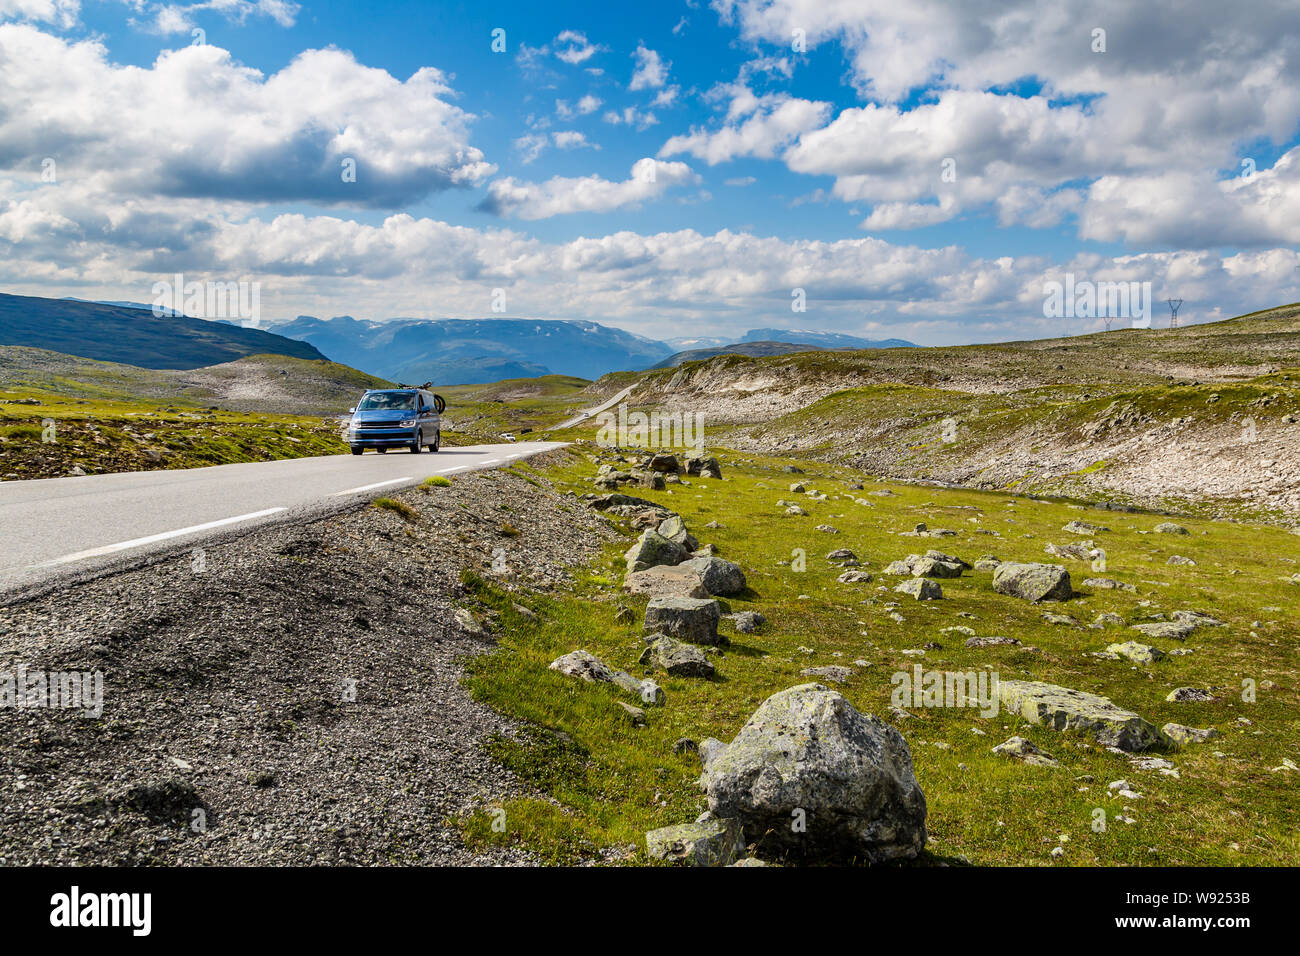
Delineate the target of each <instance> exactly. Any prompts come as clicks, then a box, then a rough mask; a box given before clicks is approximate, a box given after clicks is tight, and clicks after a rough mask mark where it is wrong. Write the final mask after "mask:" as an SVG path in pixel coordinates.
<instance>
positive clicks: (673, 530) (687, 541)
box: [655, 515, 700, 551]
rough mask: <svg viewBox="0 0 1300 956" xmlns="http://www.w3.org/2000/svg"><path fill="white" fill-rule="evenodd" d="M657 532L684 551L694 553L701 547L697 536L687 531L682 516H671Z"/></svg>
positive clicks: (660, 525) (661, 524)
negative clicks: (696, 538)
mask: <svg viewBox="0 0 1300 956" xmlns="http://www.w3.org/2000/svg"><path fill="white" fill-rule="evenodd" d="M655 530H657V531H658V532H659V534H661V535H662V536H663V537H665V538H667V539H668V540H669V541H671V542H672V543H673V544H675V545H678V546H679V547H680V548H681V549H682V550H683V551H694V550H695V549H696V548H698V547H699V546H700V543H699V542H698V541H696V540H695V536H694V535H693V534H691V533H690V532H689V531H687V530H686V522H685V521H683V520H682V516H681V515H669V516H668V517H667V518H665V519H664V520H663V521H662V522H660V524H659V527H658V528H657V529H655Z"/></svg>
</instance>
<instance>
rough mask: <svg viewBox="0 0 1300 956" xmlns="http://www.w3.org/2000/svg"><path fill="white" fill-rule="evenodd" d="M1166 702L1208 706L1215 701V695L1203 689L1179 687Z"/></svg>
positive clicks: (1170, 694) (1169, 695)
mask: <svg viewBox="0 0 1300 956" xmlns="http://www.w3.org/2000/svg"><path fill="white" fill-rule="evenodd" d="M1165 700H1167V701H1169V703H1171V704H1186V703H1196V704H1206V703H1209V702H1210V701H1212V700H1214V695H1213V694H1211V693H1210V692H1209V691H1208V690H1206V689H1205V688H1203V687H1179V688H1177V689H1175V690H1171V691H1170V692H1169V694H1168V696H1167V697H1165Z"/></svg>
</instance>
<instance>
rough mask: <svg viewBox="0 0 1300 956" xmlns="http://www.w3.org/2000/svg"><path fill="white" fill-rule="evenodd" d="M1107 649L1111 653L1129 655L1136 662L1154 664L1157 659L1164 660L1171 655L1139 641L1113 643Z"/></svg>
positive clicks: (1122, 655) (1121, 655)
mask: <svg viewBox="0 0 1300 956" xmlns="http://www.w3.org/2000/svg"><path fill="white" fill-rule="evenodd" d="M1106 650H1107V651H1108V652H1109V653H1111V654H1118V655H1119V656H1120V657H1127V658H1128V659H1129V660H1131V661H1133V662H1134V663H1135V664H1154V663H1155V662H1156V661H1162V660H1164V659H1165V658H1166V657H1168V656H1169V655H1167V654H1166V653H1165V652H1164V651H1162V650H1160V649H1159V648H1158V647H1152V646H1151V645H1150V644H1139V643H1138V642H1137V641H1125V642H1124V643H1123V644H1111V645H1110V646H1109V647H1107V648H1106Z"/></svg>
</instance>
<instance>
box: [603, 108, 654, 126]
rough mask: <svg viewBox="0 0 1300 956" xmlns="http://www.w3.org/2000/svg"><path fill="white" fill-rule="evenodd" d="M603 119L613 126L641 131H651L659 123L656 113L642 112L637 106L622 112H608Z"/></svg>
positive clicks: (624, 109)
mask: <svg viewBox="0 0 1300 956" xmlns="http://www.w3.org/2000/svg"><path fill="white" fill-rule="evenodd" d="M601 118H602V119H603V120H604V121H605V122H606V123H609V124H610V125H612V126H635V127H636V128H637V129H639V130H644V129H649V128H650V127H651V126H654V125H655V124H656V123H658V122H659V118H658V117H656V116H655V114H654V113H647V112H642V111H641V110H639V109H637V108H636V107H635V106H628V107H624V108H623V110H622V111H619V110H606V111H605V115H604V116H603V117H601Z"/></svg>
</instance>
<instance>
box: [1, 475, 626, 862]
mask: <svg viewBox="0 0 1300 956" xmlns="http://www.w3.org/2000/svg"><path fill="white" fill-rule="evenodd" d="M394 497H395V498H397V499H398V500H399V501H401V502H403V503H404V504H406V505H408V506H409V507H410V508H411V509H413V512H414V515H415V516H416V519H415V520H409V519H408V518H405V517H403V516H402V515H401V514H399V513H397V512H395V511H391V510H383V509H379V508H375V507H371V506H368V505H367V506H363V507H360V508H357V509H355V510H352V511H349V512H347V513H343V514H336V515H332V516H327V517H323V518H319V519H317V520H312V521H308V522H304V523H301V524H295V525H279V526H274V527H270V528H265V529H261V530H258V531H255V532H252V533H250V534H247V535H245V536H243V537H239V538H235V539H232V540H225V541H221V542H218V543H216V544H214V545H212V546H211V547H209V548H208V549H207V550H206V551H205V552H204V553H203V554H202V562H201V563H196V558H197V557H198V556H197V555H196V554H194V553H186V554H184V555H180V556H173V557H171V558H168V559H166V560H163V561H161V562H159V563H157V564H155V565H152V566H149V567H143V568H138V569H134V570H128V571H125V572H122V573H118V574H114V575H110V576H106V577H102V578H99V579H96V580H93V581H90V582H86V583H83V584H80V585H78V586H77V587H75V588H73V589H69V590H66V591H62V592H59V593H53V594H48V595H45V596H43V597H40V598H37V599H34V600H32V601H28V602H25V603H21V604H16V605H13V606H10V607H6V608H0V676H2V675H4V674H14V673H16V672H17V670H18V668H19V667H22V666H25V667H26V668H27V669H28V671H29V673H31V672H35V671H38V670H44V671H47V672H50V671H64V672H67V671H78V672H94V671H100V672H102V674H103V714H102V716H101V717H98V718H93V717H87V716H83V715H82V714H80V713H79V712H77V711H74V710H60V709H51V708H27V707H13V706H4V707H0V773H2V774H3V778H4V779H5V781H6V784H5V785H4V786H3V787H0V863H3V864H6V865H28V864H107V865H151V864H252V865H286V864H288V865H319V864H357V865H385V864H396V865H406V864H460V865H463V864H488V865H499V864H527V863H529V862H530V860H529V858H528V857H527V856H526V855H524V854H522V853H520V852H518V851H515V850H510V849H499V850H498V849H489V850H481V851H474V850H470V849H469V848H467V847H466V846H465V845H464V843H463V842H462V840H461V839H460V836H459V832H458V829H457V828H456V827H455V825H454V823H453V822H451V821H453V819H454V818H455V817H456V816H457V815H458V814H461V813H464V812H467V811H469V810H472V809H473V808H475V807H481V806H483V805H485V804H489V803H495V802H496V801H499V800H502V799H505V798H507V797H511V796H518V795H520V794H521V792H522V790H523V787H522V786H521V784H520V783H519V782H518V781H517V780H516V779H514V778H513V777H512V776H511V775H510V774H509V773H507V772H506V771H505V770H503V769H502V768H500V767H499V766H497V765H496V764H495V763H494V762H493V761H492V760H490V759H489V757H488V756H487V755H486V753H485V752H484V749H483V744H484V742H485V740H486V739H487V738H488V737H489V736H490V735H492V734H495V733H505V734H507V735H513V734H514V732H515V729H516V728H514V727H513V726H512V725H511V724H510V723H509V722H508V721H506V720H505V719H504V718H502V717H501V716H499V715H497V714H495V713H494V712H492V711H491V710H489V709H488V708H486V707H485V706H483V705H481V704H479V703H477V702H475V701H473V700H471V699H470V698H469V696H468V695H467V693H466V692H465V691H464V690H463V689H462V687H461V684H460V677H461V674H462V668H463V662H464V661H465V660H466V659H467V657H469V656H472V655H476V654H479V653H483V652H485V651H487V650H489V649H490V648H491V647H492V646H493V639H492V637H491V633H490V632H491V629H492V621H491V620H490V619H487V620H483V619H479V620H468V621H467V620H465V619H464V618H463V616H462V619H461V620H459V621H458V620H457V616H456V610H457V608H458V607H468V606H469V597H468V591H467V590H466V589H465V588H464V587H463V586H462V585H461V583H460V575H461V573H462V571H463V570H465V569H473V570H476V571H478V572H479V573H481V574H484V575H485V576H492V577H493V579H494V580H496V581H497V582H498V583H499V584H502V585H503V586H505V587H507V588H509V589H511V590H516V591H518V593H519V594H520V600H521V602H522V603H525V604H526V603H527V601H528V597H527V595H528V594H529V593H533V592H535V591H539V590H540V591H546V590H551V589H556V588H562V587H564V586H565V584H566V582H567V580H568V576H569V570H568V569H569V568H570V567H572V566H573V565H574V564H575V563H585V562H586V561H587V560H588V559H589V558H590V556H591V555H592V554H593V553H595V551H596V550H597V549H598V548H599V546H600V543H601V541H602V540H603V539H604V538H605V537H606V536H607V535H608V534H610V533H611V532H610V531H609V530H608V528H607V525H606V524H605V523H604V521H603V519H601V518H600V517H599V516H597V515H593V514H591V513H590V512H588V511H587V510H586V509H584V508H582V507H580V506H579V505H578V504H577V503H576V502H573V501H572V499H564V498H562V497H561V496H559V495H558V494H556V493H554V492H552V491H550V490H549V489H548V488H546V487H545V486H544V483H533V482H530V481H526V480H525V479H523V478H521V477H518V476H516V475H513V474H510V473H507V472H502V471H496V472H485V473H481V474H473V475H467V476H464V477H461V478H457V479H456V480H455V481H454V483H453V484H452V486H451V487H447V488H431V489H429V490H428V491H427V492H426V491H422V490H412V491H409V492H406V493H403V494H401V495H396V496H394ZM503 569H504V570H503Z"/></svg>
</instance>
